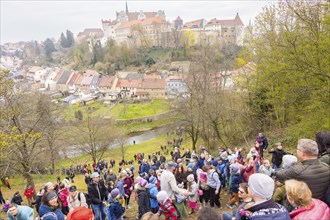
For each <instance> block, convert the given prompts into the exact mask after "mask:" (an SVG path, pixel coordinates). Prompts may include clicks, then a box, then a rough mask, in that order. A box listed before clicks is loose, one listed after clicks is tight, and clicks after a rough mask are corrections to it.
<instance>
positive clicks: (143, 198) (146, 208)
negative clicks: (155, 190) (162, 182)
mask: <svg viewBox="0 0 330 220" xmlns="http://www.w3.org/2000/svg"><path fill="white" fill-rule="evenodd" d="M137 195H138V204H139V218H141V217H142V215H143V214H144V213H147V212H151V208H150V197H149V192H148V191H147V190H137Z"/></svg>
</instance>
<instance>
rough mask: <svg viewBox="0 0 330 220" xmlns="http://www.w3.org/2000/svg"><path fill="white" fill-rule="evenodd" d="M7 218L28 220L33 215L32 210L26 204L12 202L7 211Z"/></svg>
mask: <svg viewBox="0 0 330 220" xmlns="http://www.w3.org/2000/svg"><path fill="white" fill-rule="evenodd" d="M7 217H8V219H9V220H30V219H33V217H34V211H33V209H32V208H30V207H28V206H20V205H17V204H16V203H12V204H10V206H9V209H8V211H7Z"/></svg>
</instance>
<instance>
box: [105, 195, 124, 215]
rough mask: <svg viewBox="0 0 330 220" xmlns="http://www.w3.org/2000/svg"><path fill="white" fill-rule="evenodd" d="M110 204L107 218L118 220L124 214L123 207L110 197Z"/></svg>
mask: <svg viewBox="0 0 330 220" xmlns="http://www.w3.org/2000/svg"><path fill="white" fill-rule="evenodd" d="M109 202H110V206H109V207H108V208H107V209H108V219H109V220H118V219H120V217H121V216H122V215H123V214H124V212H125V209H124V208H123V207H122V206H121V204H120V202H119V201H118V200H113V199H112V198H111V199H110V201H109Z"/></svg>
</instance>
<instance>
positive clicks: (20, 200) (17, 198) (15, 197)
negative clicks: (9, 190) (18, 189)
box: [11, 195, 23, 205]
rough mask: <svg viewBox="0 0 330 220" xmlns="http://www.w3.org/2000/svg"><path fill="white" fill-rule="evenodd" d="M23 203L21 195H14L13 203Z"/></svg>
mask: <svg viewBox="0 0 330 220" xmlns="http://www.w3.org/2000/svg"><path fill="white" fill-rule="evenodd" d="M22 202H23V199H22V196H21V195H14V196H13V198H12V199H11V203H15V204H17V205H21V204H22Z"/></svg>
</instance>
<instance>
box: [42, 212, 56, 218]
mask: <svg viewBox="0 0 330 220" xmlns="http://www.w3.org/2000/svg"><path fill="white" fill-rule="evenodd" d="M48 216H53V219H54V220H58V218H57V215H56V214H55V213H54V212H47V213H46V214H44V215H43V216H41V217H40V220H44V219H45V218H46V217H48Z"/></svg>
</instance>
